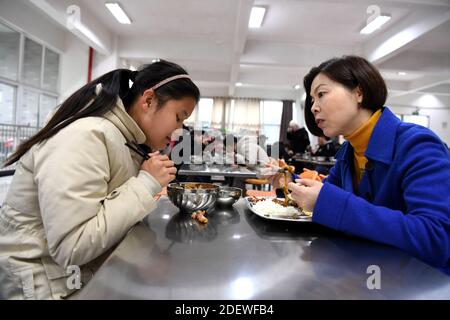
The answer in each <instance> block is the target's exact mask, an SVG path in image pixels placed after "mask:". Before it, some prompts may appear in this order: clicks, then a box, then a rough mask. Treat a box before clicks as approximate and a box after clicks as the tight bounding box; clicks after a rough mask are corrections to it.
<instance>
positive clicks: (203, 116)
mask: <svg viewBox="0 0 450 320" xmlns="http://www.w3.org/2000/svg"><path fill="white" fill-rule="evenodd" d="M213 104H214V99H212V98H201V99H200V101H199V102H198V104H197V106H196V107H195V109H194V111H193V112H192V114H191V116H190V117H189V118H188V119H186V120H185V121H184V124H185V125H187V126H192V127H194V128H195V129H202V128H207V127H210V126H211V119H212V111H213Z"/></svg>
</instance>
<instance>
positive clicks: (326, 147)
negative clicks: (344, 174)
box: [312, 136, 339, 158]
mask: <svg viewBox="0 0 450 320" xmlns="http://www.w3.org/2000/svg"><path fill="white" fill-rule="evenodd" d="M338 149H339V148H337V147H336V144H335V143H334V141H333V139H331V138H328V137H326V136H320V137H319V145H318V146H317V149H316V151H314V152H313V153H312V155H313V156H315V157H327V158H331V157H334V155H335V154H336V152H337V151H338Z"/></svg>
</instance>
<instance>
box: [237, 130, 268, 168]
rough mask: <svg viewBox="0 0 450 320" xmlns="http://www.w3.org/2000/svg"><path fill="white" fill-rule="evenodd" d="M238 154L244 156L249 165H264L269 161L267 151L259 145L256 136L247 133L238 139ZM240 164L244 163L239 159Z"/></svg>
mask: <svg viewBox="0 0 450 320" xmlns="http://www.w3.org/2000/svg"><path fill="white" fill-rule="evenodd" d="M236 150H237V154H239V155H241V156H242V157H243V158H244V161H245V164H247V165H248V166H250V167H251V166H257V165H259V166H264V165H266V164H267V163H269V156H268V155H267V153H266V151H265V150H264V149H263V148H261V146H259V145H258V140H257V137H256V136H250V135H245V136H242V137H240V138H238V139H237V147H236ZM238 164H244V163H243V162H240V161H238Z"/></svg>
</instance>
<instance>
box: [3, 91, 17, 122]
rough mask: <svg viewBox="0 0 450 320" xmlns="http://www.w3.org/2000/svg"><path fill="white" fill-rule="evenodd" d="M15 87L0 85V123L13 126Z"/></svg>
mask: <svg viewBox="0 0 450 320" xmlns="http://www.w3.org/2000/svg"><path fill="white" fill-rule="evenodd" d="M15 97H16V87H14V86H10V85H7V84H4V83H0V123H2V124H14V105H15Z"/></svg>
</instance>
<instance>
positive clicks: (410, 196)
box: [313, 132, 450, 266]
mask: <svg viewBox="0 0 450 320" xmlns="http://www.w3.org/2000/svg"><path fill="white" fill-rule="evenodd" d="M397 148H398V151H397V153H396V154H397V159H394V162H393V164H392V165H395V166H397V168H396V169H397V170H396V174H395V177H390V179H402V180H401V181H402V183H401V186H402V193H401V194H398V197H403V199H404V202H405V203H406V212H402V211H400V210H393V209H390V208H388V207H384V206H377V205H374V204H372V203H370V202H368V201H366V200H365V199H363V198H361V197H358V196H356V195H354V194H353V193H351V192H348V191H345V190H342V189H340V188H339V187H338V186H335V185H333V184H332V183H325V184H324V185H323V187H322V189H321V191H320V193H319V196H318V198H317V202H316V206H315V208H314V215H313V221H314V222H317V223H320V224H323V225H325V226H328V227H331V228H333V229H337V230H341V231H344V232H348V233H351V234H354V235H357V236H361V237H364V238H367V239H370V240H374V241H377V242H381V243H385V244H389V245H393V246H396V247H398V248H400V249H402V250H404V251H406V252H409V253H411V254H413V255H415V256H417V257H419V258H421V259H422V260H424V261H427V262H429V263H430V264H432V265H435V266H444V265H446V264H448V262H449V259H450V158H449V155H448V152H447V150H445V149H444V147H443V146H442V143H440V141H439V140H438V138H437V137H435V136H433V135H431V134H429V133H427V132H425V133H424V132H422V133H421V132H418V133H414V136H413V137H412V138H411V139H406V140H405V141H400V143H399V144H398V145H397ZM330 180H331V181H333V180H334V177H333V175H332V174H330V177H329V179H328V180H327V182H329V181H330ZM331 181H330V182H331ZM387 187H389V186H387Z"/></svg>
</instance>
